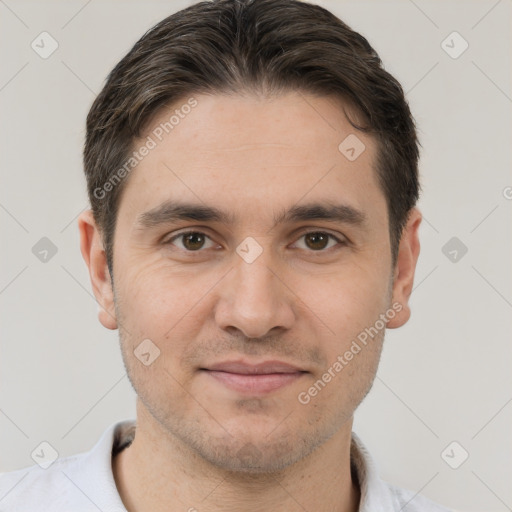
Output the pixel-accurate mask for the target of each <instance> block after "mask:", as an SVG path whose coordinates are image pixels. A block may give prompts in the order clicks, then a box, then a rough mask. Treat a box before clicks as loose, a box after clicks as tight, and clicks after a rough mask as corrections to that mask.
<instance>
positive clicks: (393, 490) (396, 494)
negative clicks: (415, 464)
mask: <svg viewBox="0 0 512 512" xmlns="http://www.w3.org/2000/svg"><path fill="white" fill-rule="evenodd" d="M385 485H386V486H387V487H388V489H389V493H390V494H391V495H392V496H393V499H394V501H395V507H398V508H396V510H401V511H403V512H454V511H452V510H450V509H448V508H446V507H443V506H442V505H439V504H438V503H435V502H434V501H431V500H429V499H428V498H425V496H422V495H421V494H418V493H417V492H414V491H410V490H408V489H402V488H400V487H396V486H395V485H391V484H387V483H386V484H385Z"/></svg>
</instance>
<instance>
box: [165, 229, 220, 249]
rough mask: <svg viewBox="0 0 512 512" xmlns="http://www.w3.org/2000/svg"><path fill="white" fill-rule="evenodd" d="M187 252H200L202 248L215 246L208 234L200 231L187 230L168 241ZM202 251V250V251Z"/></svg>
mask: <svg viewBox="0 0 512 512" xmlns="http://www.w3.org/2000/svg"><path fill="white" fill-rule="evenodd" d="M165 243H167V244H170V245H174V246H175V247H177V248H178V249H181V250H182V251H186V252H199V251H201V249H211V248H213V247H214V246H215V244H214V242H213V241H212V240H211V239H210V237H209V236H208V235H205V234H204V233H201V232H199V231H187V232H185V233H180V234H178V235H176V236H173V237H172V238H171V239H170V240H169V241H168V242H165ZM201 252H202V251H201Z"/></svg>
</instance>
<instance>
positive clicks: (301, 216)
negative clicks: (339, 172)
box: [136, 201, 367, 229]
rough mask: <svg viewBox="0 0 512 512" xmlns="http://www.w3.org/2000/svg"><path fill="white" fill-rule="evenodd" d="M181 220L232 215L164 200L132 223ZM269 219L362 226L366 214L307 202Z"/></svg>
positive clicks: (142, 225)
mask: <svg viewBox="0 0 512 512" xmlns="http://www.w3.org/2000/svg"><path fill="white" fill-rule="evenodd" d="M184 220H189V221H202V222H220V223H224V224H233V223H234V221H235V220H236V217H235V216H234V215H232V214H230V213H227V212H225V211H222V210H220V209H218V208H215V207H213V206H206V205H201V204H193V203H184V202H178V201H166V202H164V203H162V204H161V205H159V206H157V207H156V208H153V209H151V210H149V211H147V212H144V213H142V214H140V215H139V216H138V217H137V220H136V225H137V226H138V227H139V228H140V229H144V228H154V227H156V226H159V225H161V224H171V223H174V222H178V221H184ZM273 220H274V226H273V227H276V226H277V225H279V224H285V223H293V222H300V221H310V220H324V221H330V222H340V223H343V224H349V225H352V226H355V227H362V226H363V225H364V224H365V223H366V222H367V217H366V215H365V214H364V213H363V212H362V211H361V210H358V209H356V208H354V207H353V206H349V205H345V204H332V203H325V204H324V203H310V204H306V205H302V206H297V205H295V206H292V207H291V208H290V209H288V210H284V211H282V212H281V213H279V214H278V215H275V216H274V219H273Z"/></svg>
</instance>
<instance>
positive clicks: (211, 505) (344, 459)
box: [112, 407, 360, 512]
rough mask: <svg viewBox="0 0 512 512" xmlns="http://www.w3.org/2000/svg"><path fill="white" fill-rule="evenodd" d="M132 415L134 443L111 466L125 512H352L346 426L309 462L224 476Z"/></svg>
mask: <svg viewBox="0 0 512 512" xmlns="http://www.w3.org/2000/svg"><path fill="white" fill-rule="evenodd" d="M140 409H141V408H139V407H138V411H137V412H138V414H137V429H136V436H135V439H134V441H133V442H132V444H131V445H130V446H129V447H127V448H125V449H124V450H123V451H122V452H121V453H119V454H118V455H117V456H116V457H115V458H114V459H113V463H112V468H113V472H114V479H115V481H116V485H117V488H118V491H119V494H120V496H121V499H122V500H123V503H124V504H125V507H126V509H127V510H128V512H149V511H151V512H163V511H166V512H175V511H176V512H178V511H188V512H206V511H208V512H220V511H222V512H231V511H233V512H234V511H237V512H241V511H243V512H253V511H261V510H263V509H270V510H273V511H274V512H303V511H304V510H322V511H326V512H357V510H358V509H359V506H358V505H359V500H360V492H359V488H358V485H357V482H354V481H353V479H352V474H351V468H350V441H351V429H352V420H349V421H348V422H347V423H346V424H345V425H343V427H342V428H341V429H340V430H339V431H338V432H336V433H335V434H334V435H333V436H332V437H331V438H330V439H329V440H328V441H327V442H325V443H324V444H322V445H321V446H319V447H317V448H316V450H314V451H313V452H312V453H311V454H310V455H309V456H307V457H305V458H304V459H302V460H301V461H299V462H297V463H295V464H293V465H291V466H288V467H287V468H285V469H284V470H282V471H279V472H275V473H247V472H232V471H226V470H224V469H222V468H219V467H216V466H214V465H212V464H211V463H209V462H208V461H205V460H204V459H203V458H202V457H200V456H199V455H198V454H197V452H195V451H193V450H192V449H190V448H189V447H188V446H186V445H184V443H182V442H181V441H180V440H179V439H177V438H176V437H175V436H173V435H172V434H170V433H169V432H167V431H164V430H163V428H162V426H161V425H160V424H159V423H158V422H156V421H155V420H154V419H153V418H152V417H150V415H149V414H148V413H147V412H144V411H141V410H140Z"/></svg>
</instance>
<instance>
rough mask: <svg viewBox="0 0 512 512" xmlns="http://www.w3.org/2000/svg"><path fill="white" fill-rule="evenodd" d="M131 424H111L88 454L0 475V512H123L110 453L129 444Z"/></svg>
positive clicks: (131, 422) (124, 510)
mask: <svg viewBox="0 0 512 512" xmlns="http://www.w3.org/2000/svg"><path fill="white" fill-rule="evenodd" d="M133 430H134V421H133V420H125V421H121V422H118V423H114V424H112V425H111V426H110V427H109V428H107V430H106V431H104V433H103V435H102V436H101V437H100V439H99V440H98V441H97V443H96V444H95V445H94V447H93V448H92V449H91V450H90V451H88V452H83V453H79V454H77V455H71V456H69V457H63V458H60V459H57V460H55V461H54V462H53V463H52V464H51V466H49V467H46V469H45V468H43V467H40V466H39V465H34V466H30V467H27V468H24V469H18V470H16V471H11V472H8V473H0V511H1V512H69V511H70V510H72V511H73V512H93V511H94V512H98V510H105V511H106V510H108V511H109V512H126V509H125V507H124V506H123V503H122V501H121V498H120V496H119V493H118V492H117V488H116V484H115V481H114V476H113V473H112V453H113V451H115V450H120V449H122V447H123V446H124V445H126V444H127V443H129V442H130V441H131V437H130V436H133Z"/></svg>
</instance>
